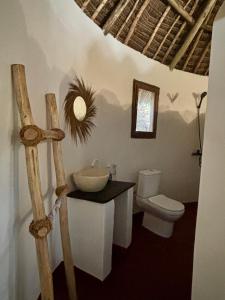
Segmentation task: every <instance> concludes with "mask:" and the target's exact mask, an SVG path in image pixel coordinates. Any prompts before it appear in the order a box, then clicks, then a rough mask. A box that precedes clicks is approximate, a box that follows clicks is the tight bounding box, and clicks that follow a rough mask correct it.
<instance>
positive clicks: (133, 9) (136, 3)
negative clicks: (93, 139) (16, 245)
mask: <svg viewBox="0 0 225 300" xmlns="http://www.w3.org/2000/svg"><path fill="white" fill-rule="evenodd" d="M139 1H140V0H137V1H136V2H135V4H134V6H133V7H132V10H131V11H130V13H129V15H128V16H127V18H126V20H125V22H124V23H123V25H122V26H121V27H120V29H119V31H118V32H117V34H116V38H118V37H119V35H120V34H121V32H122V31H123V29H124V27H125V26H126V24H127V22H128V21H129V20H130V18H131V16H132V15H133V13H134V11H135V9H136V7H137V5H138V3H139Z"/></svg>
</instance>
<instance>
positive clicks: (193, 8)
mask: <svg viewBox="0 0 225 300" xmlns="http://www.w3.org/2000/svg"><path fill="white" fill-rule="evenodd" d="M197 4H198V0H197V1H196V2H195V4H194V5H193V7H192V9H191V14H193V13H194V11H195V9H196V6H197ZM186 25H187V22H184V23H183V24H182V25H181V27H180V29H179V31H178V32H177V34H176V36H175V38H174V39H173V41H172V43H171V44H170V46H169V48H168V49H167V51H166V54H165V56H164V57H163V60H162V63H164V62H165V61H166V59H167V57H168V55H169V54H170V51H171V50H172V49H173V46H174V44H175V43H176V41H177V39H178V38H179V36H180V35H181V33H182V32H183V30H184V29H185V27H186Z"/></svg>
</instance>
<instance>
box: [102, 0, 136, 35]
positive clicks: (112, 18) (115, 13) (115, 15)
mask: <svg viewBox="0 0 225 300" xmlns="http://www.w3.org/2000/svg"><path fill="white" fill-rule="evenodd" d="M129 1H130V0H120V1H119V2H118V4H117V6H116V8H115V9H114V10H113V12H112V14H111V15H110V16H109V18H108V20H107V21H106V23H105V25H104V26H103V29H104V34H108V33H109V31H110V29H111V28H112V27H113V25H114V23H115V22H116V20H117V19H118V18H119V16H120V14H121V13H122V11H123V10H124V8H125V7H126V6H127V4H128V3H129Z"/></svg>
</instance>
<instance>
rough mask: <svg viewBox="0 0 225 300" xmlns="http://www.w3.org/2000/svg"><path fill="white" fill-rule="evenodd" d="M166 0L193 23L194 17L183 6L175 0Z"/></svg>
mask: <svg viewBox="0 0 225 300" xmlns="http://www.w3.org/2000/svg"><path fill="white" fill-rule="evenodd" d="M167 2H168V3H169V4H170V5H171V6H172V7H173V8H174V9H175V10H176V11H177V12H178V13H179V14H180V15H181V16H182V17H183V18H184V19H185V20H186V21H187V22H188V23H189V24H191V25H194V23H195V20H194V18H193V17H192V16H191V15H190V14H189V13H188V12H187V11H186V10H185V9H184V8H183V6H182V5H181V4H180V3H179V2H178V1H177V0H167Z"/></svg>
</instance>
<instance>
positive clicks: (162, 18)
mask: <svg viewBox="0 0 225 300" xmlns="http://www.w3.org/2000/svg"><path fill="white" fill-rule="evenodd" d="M169 11H170V6H167V8H166V9H165V11H164V13H163V15H162V16H161V18H160V20H159V22H158V24H157V25H156V27H155V29H154V30H153V33H152V34H151V36H150V38H149V41H148V42H147V44H146V46H145V47H144V49H143V51H142V53H143V54H146V52H147V51H148V48H149V47H150V45H151V43H152V42H153V40H154V38H155V36H156V34H157V32H158V29H159V28H160V26H161V25H162V23H163V21H164V19H165V18H166V16H167V15H168V13H169Z"/></svg>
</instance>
